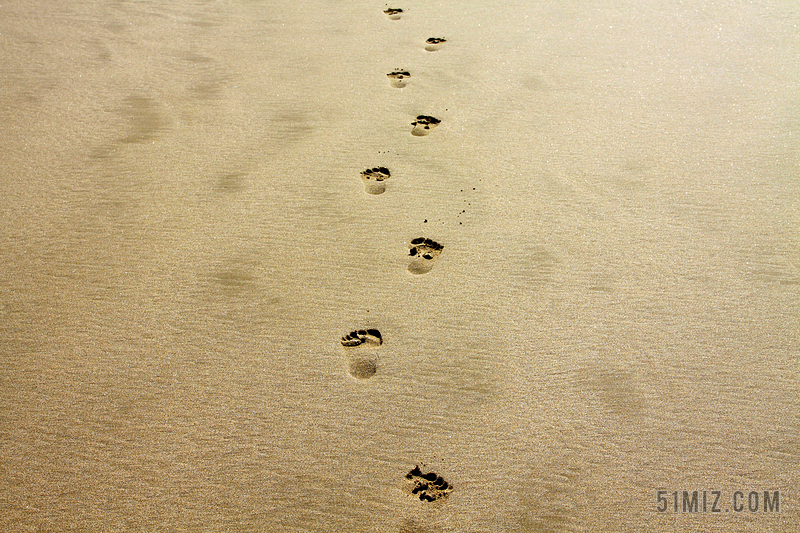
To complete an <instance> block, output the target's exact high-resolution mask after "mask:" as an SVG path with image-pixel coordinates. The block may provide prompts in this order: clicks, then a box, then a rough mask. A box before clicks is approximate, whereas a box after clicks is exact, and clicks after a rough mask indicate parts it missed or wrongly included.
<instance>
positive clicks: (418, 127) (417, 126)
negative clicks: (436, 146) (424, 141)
mask: <svg viewBox="0 0 800 533" xmlns="http://www.w3.org/2000/svg"><path fill="white" fill-rule="evenodd" d="M440 122H441V120H439V119H438V118H435V117H431V116H428V115H417V120H415V121H414V122H412V123H411V125H412V126H414V128H413V129H412V130H411V135H414V136H415V137H423V136H425V135H427V134H429V133H430V132H431V130H432V129H433V128H435V127H436V126H438V125H439V123H440Z"/></svg>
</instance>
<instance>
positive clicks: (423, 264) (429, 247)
mask: <svg viewBox="0 0 800 533" xmlns="http://www.w3.org/2000/svg"><path fill="white" fill-rule="evenodd" d="M442 250H444V246H442V245H441V244H439V243H438V242H436V241H432V240H431V239H426V238H424V237H418V238H416V239H413V240H412V241H411V249H410V250H409V252H408V255H409V256H411V257H412V259H411V262H410V263H409V264H408V271H409V272H411V273H412V274H425V273H427V272H430V271H431V269H432V268H433V263H434V261H435V260H436V258H437V257H439V254H441V253H442Z"/></svg>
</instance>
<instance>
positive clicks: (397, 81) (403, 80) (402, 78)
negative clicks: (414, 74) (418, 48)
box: [386, 70, 411, 89]
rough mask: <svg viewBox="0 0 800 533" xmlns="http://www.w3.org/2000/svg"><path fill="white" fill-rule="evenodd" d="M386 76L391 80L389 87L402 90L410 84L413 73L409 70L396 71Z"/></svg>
mask: <svg viewBox="0 0 800 533" xmlns="http://www.w3.org/2000/svg"><path fill="white" fill-rule="evenodd" d="M386 76H387V77H388V78H389V85H391V86H392V87H396V88H398V89H402V88H403V87H405V86H406V85H407V84H408V78H410V77H411V73H410V72H408V71H407V70H394V71H392V72H390V73H389V74H387V75H386Z"/></svg>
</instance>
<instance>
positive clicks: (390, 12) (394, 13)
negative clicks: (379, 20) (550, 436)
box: [384, 7, 403, 20]
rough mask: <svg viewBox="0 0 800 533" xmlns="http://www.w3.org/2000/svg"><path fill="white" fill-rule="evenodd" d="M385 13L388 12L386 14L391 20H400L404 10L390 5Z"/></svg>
mask: <svg viewBox="0 0 800 533" xmlns="http://www.w3.org/2000/svg"><path fill="white" fill-rule="evenodd" d="M384 13H386V16H387V17H389V19H391V20H400V17H402V16H403V10H402V9H399V8H396V7H390V8H388V9H387V10H385V11H384Z"/></svg>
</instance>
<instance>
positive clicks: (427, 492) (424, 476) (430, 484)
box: [406, 465, 453, 502]
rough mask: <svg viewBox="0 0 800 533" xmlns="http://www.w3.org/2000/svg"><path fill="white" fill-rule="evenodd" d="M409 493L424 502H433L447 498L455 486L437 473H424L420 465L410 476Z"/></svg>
mask: <svg viewBox="0 0 800 533" xmlns="http://www.w3.org/2000/svg"><path fill="white" fill-rule="evenodd" d="M406 479H407V480H408V484H407V485H408V492H409V493H411V494H412V495H414V496H417V497H419V499H420V500H422V501H423V502H433V501H436V500H439V499H441V498H445V497H447V495H448V494H450V493H451V492H452V491H453V486H452V485H451V484H450V483H448V482H447V481H445V480H444V478H442V476H440V475H438V474H437V473H435V472H427V473H423V472H422V470H420V468H419V465H417V466H415V467H414V468H413V469H412V470H411V471H410V472H409V473H408V474H406Z"/></svg>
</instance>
